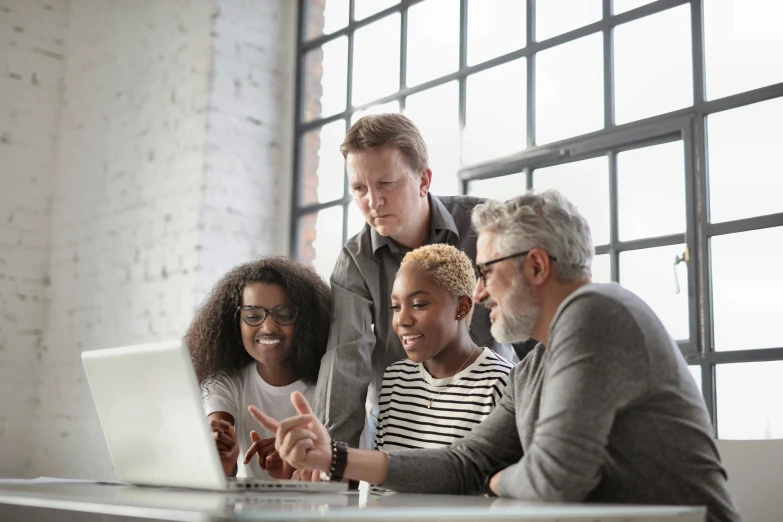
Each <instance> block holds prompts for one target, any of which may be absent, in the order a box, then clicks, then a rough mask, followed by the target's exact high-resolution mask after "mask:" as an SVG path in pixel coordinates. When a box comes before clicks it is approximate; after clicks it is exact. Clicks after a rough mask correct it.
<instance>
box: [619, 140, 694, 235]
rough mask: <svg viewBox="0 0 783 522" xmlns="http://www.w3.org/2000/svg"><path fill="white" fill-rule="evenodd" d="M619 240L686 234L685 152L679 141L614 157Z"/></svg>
mask: <svg viewBox="0 0 783 522" xmlns="http://www.w3.org/2000/svg"><path fill="white" fill-rule="evenodd" d="M617 189H618V190H617V192H618V206H619V214H620V218H619V227H620V230H619V232H620V239H621V240H622V241H629V240H632V239H642V238H646V237H656V236H665V235H667V234H677V233H679V232H682V233H685V152H684V150H683V144H682V142H681V141H675V142H673V143H665V144H663V145H655V146H653V147H644V148H641V149H635V150H630V151H628V152H621V153H620V154H618V155H617Z"/></svg>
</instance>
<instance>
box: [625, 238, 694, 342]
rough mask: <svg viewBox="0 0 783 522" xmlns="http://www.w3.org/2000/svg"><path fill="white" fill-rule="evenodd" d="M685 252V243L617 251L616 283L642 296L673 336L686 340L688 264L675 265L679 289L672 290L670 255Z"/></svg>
mask: <svg viewBox="0 0 783 522" xmlns="http://www.w3.org/2000/svg"><path fill="white" fill-rule="evenodd" d="M683 252H685V245H672V246H665V247H658V248H648V249H645V250H633V251H630V252H622V253H621V254H620V283H621V284H622V285H623V286H624V287H626V288H627V289H628V290H630V291H631V292H634V293H635V294H636V295H638V296H639V297H641V298H642V299H644V301H645V302H646V303H647V304H648V305H649V306H650V308H652V309H653V311H654V312H655V313H656V314H657V315H658V317H659V318H660V319H661V322H662V323H663V325H664V326H665V327H666V329H667V330H669V334H670V335H671V336H672V337H673V338H674V339H676V340H678V341H679V340H687V339H688V338H689V336H690V332H689V331H690V327H689V325H688V267H687V266H685V265H686V264H685V263H680V264H678V265H677V267H676V274H677V279H676V281H678V282H679V283H678V284H679V287H680V293H679V294H678V293H676V287H677V283H675V268H674V258H675V257H676V256H681V255H682V253H683Z"/></svg>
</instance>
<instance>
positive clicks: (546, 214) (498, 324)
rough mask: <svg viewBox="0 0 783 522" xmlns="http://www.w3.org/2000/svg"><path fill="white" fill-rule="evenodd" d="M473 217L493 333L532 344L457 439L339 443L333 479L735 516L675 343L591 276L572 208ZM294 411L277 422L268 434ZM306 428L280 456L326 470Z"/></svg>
mask: <svg viewBox="0 0 783 522" xmlns="http://www.w3.org/2000/svg"><path fill="white" fill-rule="evenodd" d="M472 222H473V226H474V227H475V228H476V230H477V231H478V234H479V236H478V242H477V254H476V261H477V263H476V264H477V268H478V274H479V278H478V282H477V283H476V288H475V291H474V300H475V301H476V302H481V303H484V304H485V306H487V307H488V308H489V309H490V320H491V321H492V327H491V332H492V335H493V336H494V338H495V339H497V340H499V341H507V342H510V341H517V340H520V339H526V338H528V337H529V336H531V335H532V337H534V338H535V339H539V340H540V341H541V343H540V344H539V345H538V346H536V348H535V349H534V350H533V351H532V352H531V353H530V354H529V355H528V356H527V357H526V358H525V360H524V361H522V362H521V363H520V364H519V365H517V366H516V367H515V368H514V370H512V372H511V374H510V376H509V378H510V382H509V384H508V386H507V388H506V394H505V395H504V396H503V398H502V400H501V402H500V404H499V405H498V406H497V407H496V408H495V409H494V410H493V411H492V413H491V414H490V415H489V416H488V417H487V418H486V419H485V420H484V422H483V423H482V424H480V425H479V426H477V427H476V428H474V429H473V431H472V432H470V433H469V434H467V435H466V436H465V438H463V439H461V440H460V441H457V442H456V443H454V444H453V445H452V446H450V447H447V448H440V449H432V450H429V449H418V450H403V451H390V452H388V453H384V452H382V451H366V450H365V451H362V450H354V449H349V450H347V454H346V455H344V458H345V460H344V462H345V470H344V473H343V474H342V476H343V477H346V478H349V479H355V480H366V481H368V482H371V483H374V484H378V485H383V487H385V488H387V489H392V490H396V491H408V492H417V493H450V494H475V493H480V492H484V491H487V490H488V491H491V492H492V493H494V494H496V495H499V496H501V497H512V498H517V499H522V500H530V501H544V502H601V503H623V504H629V503H632V504H673V505H701V506H706V507H707V513H708V520H710V521H736V520H740V517H739V514H738V513H737V510H736V508H735V507H734V504H733V500H732V497H731V494H730V493H729V490H728V487H727V484H726V472H725V470H724V469H723V466H722V465H721V462H720V458H719V456H718V451H717V449H716V447H715V444H714V442H713V440H712V427H711V425H710V419H709V416H708V415H707V410H706V408H705V405H704V401H703V399H702V397H701V395H700V393H699V390H698V388H697V386H696V383H695V382H694V380H693V377H692V376H691V374H690V372H689V371H688V367H687V365H686V363H685V360H684V358H683V357H682V354H681V353H680V351H679V348H678V347H677V344H676V343H675V342H674V341H673V340H672V338H671V337H670V336H669V334H668V333H667V331H666V329H665V328H664V326H663V324H662V323H661V321H660V320H659V319H658V317H656V315H655V313H654V312H653V311H652V310H651V309H650V307H649V306H647V305H646V304H645V303H644V302H643V301H642V300H641V299H639V297H637V296H636V295H634V294H632V293H631V292H629V291H628V290H625V289H624V288H623V287H621V286H620V285H617V284H615V283H610V284H594V283H592V282H591V280H590V277H591V273H590V264H591V262H592V257H593V245H592V239H591V236H590V227H589V225H588V224H587V221H585V219H584V218H583V217H582V216H581V215H580V214H579V212H578V211H577V210H576V208H575V207H574V205H573V204H571V203H570V202H569V201H568V200H566V199H565V198H564V197H563V196H562V195H561V194H560V193H559V192H556V191H553V190H549V191H546V192H544V193H541V194H533V193H530V194H526V195H523V196H520V197H518V198H516V199H513V200H511V201H509V202H507V203H499V202H496V201H491V202H487V203H485V204H482V205H479V206H477V207H476V208H475V210H474V212H473V215H472ZM298 401H299V403H300V404H298V405H297V409H298V411H299V412H300V413H306V412H307V410H308V408H307V407H306V401H305V399H304V398H300V399H298ZM295 404H296V402H295ZM257 418H260V416H259V417H257ZM298 419H302V420H298ZM305 419H307V420H308V421H309V420H311V417H308V416H307V415H300V417H297V418H292V419H288V420H286V421H283V422H281V423H280V427H279V429H278V431H277V437H278V440H283V437H285V436H286V435H287V434H288V432H289V431H291V430H293V429H294V428H300V427H302V426H303V425H304V422H305ZM265 420H266V419H265ZM306 427H307V429H308V430H309V433H312V434H314V435H313V438H311V437H307V438H306V440H304V441H303V442H302V444H304V445H305V446H302V447H299V443H296V444H293V445H288V446H286V445H283V446H281V447H280V448H279V451H280V455H281V457H282V458H283V459H286V460H289V459H291V462H290V463H291V464H292V465H293V466H295V467H299V468H306V469H319V470H324V471H326V470H328V467H329V466H330V464H332V465H333V462H334V461H333V453H332V450H331V448H332V442H331V438H330V437H329V434H328V433H327V432H326V430H325V429H323V427H322V426H320V425H319V423H317V422H312V423H310V424H309V425H306ZM299 431H302V430H299ZM288 438H290V437H288ZM288 438H286V440H288ZM337 444H338V445H339V443H337ZM289 446H290V447H289Z"/></svg>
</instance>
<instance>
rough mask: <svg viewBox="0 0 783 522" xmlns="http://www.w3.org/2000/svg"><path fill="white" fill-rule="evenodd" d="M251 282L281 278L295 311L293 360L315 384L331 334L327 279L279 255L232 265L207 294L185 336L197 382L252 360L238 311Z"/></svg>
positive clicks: (302, 375)
mask: <svg viewBox="0 0 783 522" xmlns="http://www.w3.org/2000/svg"><path fill="white" fill-rule="evenodd" d="M252 283H267V284H277V285H280V286H281V287H282V288H283V290H284V291H285V293H286V294H287V295H288V299H289V300H290V303H291V304H292V305H293V306H294V307H295V308H296V311H297V313H296V322H295V323H294V324H295V329H294V338H293V351H292V353H291V364H292V365H293V368H294V371H295V372H296V375H297V376H298V377H299V378H300V379H302V380H304V381H305V382H307V383H309V384H315V381H316V379H317V378H318V369H319V367H320V365H321V357H322V356H323V354H324V352H325V351H326V342H327V340H328V338H329V325H330V322H331V320H330V319H331V313H330V309H329V296H330V289H329V285H327V284H326V283H325V282H324V281H323V280H322V279H321V278H320V276H318V274H316V273H315V271H314V270H313V269H311V268H309V267H307V266H305V265H303V264H301V263H298V262H296V261H293V260H292V259H289V258H287V257H281V256H269V257H264V258H261V259H258V260H256V261H253V262H250V263H246V264H244V265H240V266H238V267H236V268H234V269H233V270H231V271H230V272H229V273H227V274H226V275H225V277H223V279H221V280H220V281H219V282H218V283H217V284H216V285H215V287H214V288H213V289H212V292H211V293H210V294H209V295H208V296H207V299H206V302H205V303H204V305H203V306H202V307H201V310H199V312H198V314H197V315H196V318H195V319H194V320H193V323H192V324H191V325H190V328H188V331H187V333H186V334H185V337H184V339H183V340H184V342H185V344H186V345H187V346H188V350H190V357H191V359H192V360H193V366H194V367H195V368H196V376H197V377H198V382H199V384H204V383H205V382H207V381H208V380H210V379H212V378H214V377H216V376H217V375H218V373H220V372H226V373H228V374H229V375H236V374H237V372H239V370H241V369H242V368H245V367H246V366H247V365H248V364H250V363H251V362H253V360H254V359H253V358H252V357H251V356H250V355H249V354H248V353H247V351H245V348H244V345H243V344H242V336H241V334H240V330H239V320H240V319H239V315H238V313H237V307H239V306H240V305H241V304H242V291H243V290H244V289H245V287H246V286H247V285H249V284H252Z"/></svg>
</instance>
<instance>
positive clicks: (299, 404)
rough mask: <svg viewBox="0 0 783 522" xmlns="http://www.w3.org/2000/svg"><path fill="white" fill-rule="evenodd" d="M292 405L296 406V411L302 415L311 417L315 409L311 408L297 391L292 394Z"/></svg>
mask: <svg viewBox="0 0 783 522" xmlns="http://www.w3.org/2000/svg"><path fill="white" fill-rule="evenodd" d="M291 404H293V405H294V408H296V411H297V412H298V413H299V414H301V415H311V414H312V413H313V409H312V408H310V404H309V403H308V402H307V399H306V398H305V396H304V395H302V393H301V392H298V391H295V392H293V393H292V394H291Z"/></svg>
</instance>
